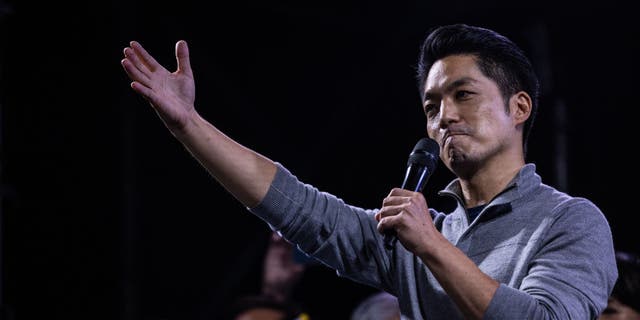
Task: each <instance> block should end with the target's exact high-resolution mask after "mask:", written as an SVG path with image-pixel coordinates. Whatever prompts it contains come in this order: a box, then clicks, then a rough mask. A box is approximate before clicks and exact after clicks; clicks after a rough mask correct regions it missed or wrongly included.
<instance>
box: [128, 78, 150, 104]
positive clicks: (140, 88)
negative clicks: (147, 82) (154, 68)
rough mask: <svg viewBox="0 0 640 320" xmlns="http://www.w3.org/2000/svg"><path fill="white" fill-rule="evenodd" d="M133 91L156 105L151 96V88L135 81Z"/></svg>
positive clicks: (132, 84)
mask: <svg viewBox="0 0 640 320" xmlns="http://www.w3.org/2000/svg"><path fill="white" fill-rule="evenodd" d="M131 89H133V91H135V92H137V93H139V94H140V95H141V96H143V97H145V98H146V99H147V100H149V101H150V102H151V103H154V102H153V101H152V96H151V95H152V94H153V91H152V90H151V89H150V88H148V87H146V86H144V85H142V84H141V83H140V82H137V81H133V82H131Z"/></svg>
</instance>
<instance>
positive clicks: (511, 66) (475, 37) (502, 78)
mask: <svg viewBox="0 0 640 320" xmlns="http://www.w3.org/2000/svg"><path fill="white" fill-rule="evenodd" d="M457 54H469V55H472V56H474V57H475V58H476V59H477V63H478V68H479V69H480V71H481V72H482V74H484V75H485V76H486V77H488V78H489V79H492V80H493V81H495V82H496V84H497V85H498V88H499V89H500V93H501V94H502V97H503V99H504V101H505V103H507V102H508V101H509V98H510V97H511V96H512V95H514V94H516V93H518V92H520V91H524V92H526V93H527V94H528V95H529V96H530V97H531V100H532V101H531V102H532V106H531V115H530V116H529V119H527V121H526V122H525V123H524V128H523V141H522V144H523V147H524V150H525V153H526V150H527V140H528V138H529V133H530V132H531V127H532V126H533V120H534V118H535V115H536V113H537V110H538V95H539V90H540V89H539V88H540V85H539V81H538V77H537V76H536V73H535V71H534V69H533V66H532V64H531V61H529V58H528V57H527V56H526V55H525V54H524V52H523V50H522V49H520V47H518V45H516V44H515V43H514V42H513V41H511V40H510V39H508V38H507V37H505V36H503V35H501V34H499V33H497V32H495V31H493V30H490V29H486V28H482V27H477V26H470V25H466V24H451V25H445V26H440V27H437V28H435V29H433V30H432V31H431V32H430V33H429V34H428V35H427V37H426V39H425V40H424V42H423V43H422V46H421V48H420V56H419V60H418V67H417V75H416V76H417V80H418V88H419V90H420V96H421V97H422V98H423V99H422V100H421V101H424V89H425V88H424V86H425V81H426V79H427V76H428V74H429V70H431V67H432V66H433V64H434V63H435V62H436V61H438V60H440V59H443V58H445V57H447V56H450V55H457Z"/></svg>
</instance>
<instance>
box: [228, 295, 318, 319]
mask: <svg viewBox="0 0 640 320" xmlns="http://www.w3.org/2000/svg"><path fill="white" fill-rule="evenodd" d="M228 319H229V320H309V316H308V315H307V314H305V313H304V312H302V309H301V308H300V307H299V306H298V305H296V304H294V303H291V302H288V301H284V302H283V301H279V300H277V299H273V298H271V297H269V296H265V295H256V296H246V297H243V298H240V299H238V300H237V301H236V302H235V304H234V305H233V306H232V308H231V315H230V316H229V317H228Z"/></svg>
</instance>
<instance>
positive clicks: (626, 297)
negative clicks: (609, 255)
mask: <svg viewBox="0 0 640 320" xmlns="http://www.w3.org/2000/svg"><path fill="white" fill-rule="evenodd" d="M616 262H617V264H618V280H617V281H616V284H615V286H614V287H613V291H612V292H611V296H610V297H609V301H608V304H607V307H606V308H605V309H604V311H603V312H602V314H601V315H600V317H599V318H598V319H599V320H640V257H639V256H638V255H635V254H632V253H629V252H624V251H618V252H616Z"/></svg>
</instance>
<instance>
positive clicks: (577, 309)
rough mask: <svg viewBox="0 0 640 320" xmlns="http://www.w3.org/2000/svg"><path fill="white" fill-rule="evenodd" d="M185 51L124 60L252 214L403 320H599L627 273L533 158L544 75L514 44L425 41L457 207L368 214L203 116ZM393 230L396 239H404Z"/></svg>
mask: <svg viewBox="0 0 640 320" xmlns="http://www.w3.org/2000/svg"><path fill="white" fill-rule="evenodd" d="M175 52H176V59H177V69H176V70H175V71H174V72H170V71H169V70H167V69H166V68H165V67H164V66H162V65H160V64H159V63H158V62H157V61H156V59H155V58H154V57H153V56H151V55H150V54H149V53H148V52H147V51H146V50H145V49H144V48H143V46H142V45H141V44H140V43H139V42H136V41H131V42H130V44H129V46H128V47H126V48H125V49H124V58H123V59H122V61H121V63H122V66H123V68H124V70H125V71H126V73H127V75H128V76H129V78H130V79H131V83H130V86H131V88H132V89H133V90H134V91H135V92H136V93H138V94H140V95H141V96H142V97H144V98H145V99H146V100H147V101H148V102H149V103H150V104H151V106H152V107H153V110H155V112H156V113H157V115H158V116H159V117H160V119H161V120H162V121H163V123H164V124H165V126H166V127H167V128H168V130H169V131H170V132H171V133H172V134H173V136H174V137H175V138H176V139H178V140H179V141H180V142H181V143H182V144H183V146H184V147H185V148H186V149H187V150H188V151H189V152H190V153H191V154H192V155H193V156H194V158H195V159H197V160H198V161H199V163H200V164H201V165H202V166H203V167H205V168H206V169H207V171H208V172H209V173H210V174H211V175H212V177H214V178H215V179H216V181H218V182H219V183H220V184H221V185H222V186H223V187H224V188H225V189H226V190H227V191H228V192H230V193H231V194H232V195H233V196H234V197H235V198H236V199H237V200H238V201H240V202H241V203H242V204H243V205H244V206H245V207H247V208H248V210H249V211H250V212H252V213H253V214H255V215H256V216H257V217H259V218H260V219H262V220H264V221H265V222H266V223H268V224H269V226H270V227H271V228H272V229H274V230H277V231H278V232H279V233H280V234H282V235H283V236H284V237H285V238H286V239H287V240H288V241H290V242H292V243H295V244H296V245H297V246H298V247H299V248H300V249H301V250H303V251H304V252H306V253H308V254H309V255H311V256H313V257H314V259H317V260H319V261H321V262H322V263H323V264H325V265H327V266H330V267H331V268H333V269H335V270H336V272H337V274H338V275H339V276H342V277H346V278H349V279H351V280H353V281H356V282H359V283H363V284H366V285H369V286H371V287H373V288H377V289H380V290H381V291H385V292H389V293H392V294H393V295H394V296H396V297H398V302H399V306H400V310H401V317H402V318H403V319H426V318H428V319H447V320H450V319H595V318H596V317H597V316H598V315H599V314H600V313H601V312H602V311H603V310H604V308H605V306H606V304H607V298H608V297H609V295H610V293H611V291H612V289H613V286H614V283H615V280H616V278H617V269H616V265H615V256H614V250H613V240H612V236H611V230H610V227H609V224H608V221H607V220H606V218H605V216H604V214H603V213H602V212H601V210H600V209H599V208H598V207H597V206H596V205H595V204H594V203H593V202H591V201H590V200H588V199H586V198H582V197H574V196H572V195H569V194H567V193H564V192H561V191H559V190H557V189H555V188H553V187H552V186H549V185H547V184H545V183H543V181H542V178H541V177H540V176H539V175H538V174H537V172H536V166H535V164H534V163H531V162H527V161H526V159H525V158H526V157H525V156H526V146H527V140H528V137H529V133H530V132H531V128H532V125H533V120H534V118H535V115H536V110H537V108H538V91H539V83H538V79H537V76H536V75H535V72H534V71H533V67H532V65H531V63H530V61H529V59H528V58H527V57H526V55H525V53H524V52H523V51H522V50H521V49H520V48H519V47H518V46H517V45H516V44H515V43H513V42H512V41H511V40H510V39H508V38H506V37H505V36H503V35H501V34H499V33H497V32H495V31H493V30H490V29H486V28H482V27H477V26H469V25H465V24H454V25H446V26H441V27H438V28H436V29H434V30H432V32H430V33H429V34H428V35H427V37H426V39H425V40H424V42H423V44H422V46H421V49H420V54H419V59H418V68H417V69H418V70H417V80H418V87H419V92H418V93H419V95H420V97H421V101H422V104H423V111H424V115H425V116H426V135H425V137H428V138H430V139H431V140H433V141H435V143H437V144H438V148H439V153H438V154H439V158H440V161H441V162H442V163H444V165H445V166H446V167H447V168H448V169H449V170H450V171H451V172H452V173H454V174H455V175H456V178H455V179H454V180H453V181H451V183H450V184H449V185H448V186H447V187H446V188H445V189H444V190H442V191H441V192H440V194H441V195H443V196H448V197H451V198H452V199H454V200H455V201H456V205H457V206H456V208H455V209H454V210H453V211H452V212H447V213H445V212H442V211H438V210H436V209H435V208H431V207H429V205H428V204H427V202H426V200H425V197H424V195H423V194H422V193H421V192H416V191H412V190H406V189H402V188H392V189H391V190H390V192H389V194H388V196H387V197H385V198H384V199H381V206H380V207H379V208H372V209H366V208H360V207H357V206H353V205H349V204H347V203H345V202H344V201H343V200H342V199H340V198H339V197H336V196H334V195H332V194H330V193H328V192H325V191H321V190H318V189H317V188H315V187H313V186H311V185H309V184H306V183H303V182H302V181H299V180H298V178H297V177H296V176H295V175H294V174H293V173H292V172H290V171H289V170H288V169H287V168H286V167H285V165H284V164H282V163H279V162H275V161H273V160H271V159H269V158H267V157H265V156H264V155H262V154H260V153H258V152H256V151H254V150H251V149H249V148H247V147H245V146H243V145H242V144H240V143H239V142H237V141H235V140H233V139H232V138H231V137H229V136H227V135H226V134H224V133H223V132H221V131H220V130H219V129H218V128H216V127H215V125H214V124H212V123H210V122H209V121H207V120H205V119H204V118H202V117H201V116H200V114H199V113H198V111H197V110H196V108H195V96H196V95H195V88H196V86H195V82H194V74H193V70H192V69H191V64H190V56H189V50H188V46H187V43H186V41H183V40H180V41H178V42H177V43H176V46H175ZM256 79H257V78H256ZM256 85H259V82H257V84H256ZM390 112H392V110H390ZM381 126H382V127H384V124H381ZM384 149H385V148H384V146H380V150H384ZM381 152H383V151H381ZM372 156H375V155H372ZM386 234H395V236H396V238H395V239H397V241H395V242H393V243H392V246H391V247H388V246H387V245H386V244H387V242H386V241H385V239H386V237H385V235H386Z"/></svg>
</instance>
